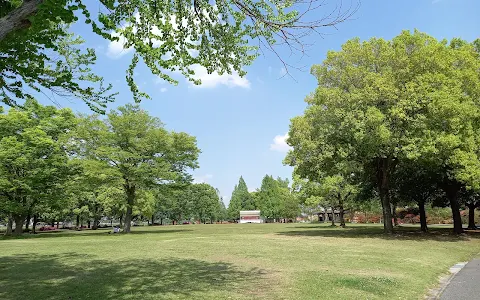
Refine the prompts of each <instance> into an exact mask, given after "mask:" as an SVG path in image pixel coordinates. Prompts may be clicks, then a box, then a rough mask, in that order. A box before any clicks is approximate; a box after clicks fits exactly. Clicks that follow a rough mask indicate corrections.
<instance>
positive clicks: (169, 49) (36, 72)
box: [0, 0, 358, 112]
mask: <svg viewBox="0 0 480 300" xmlns="http://www.w3.org/2000/svg"><path fill="white" fill-rule="evenodd" d="M323 4H324V3H323V2H322V1H319V0H311V1H307V2H303V1H289V2H285V1H279V0H270V1H259V2H254V1H243V0H228V1H217V2H215V4H212V3H211V2H208V1H197V0H195V1H164V2H161V3H160V2H158V1H143V0H130V1H110V0H98V1H92V2H91V3H90V1H85V0H24V1H21V0H6V1H2V2H1V3H0V8H1V10H0V56H2V58H3V59H2V61H1V62H0V69H1V70H2V72H1V73H0V91H1V94H0V100H1V101H3V102H4V103H7V104H9V105H16V104H17V101H18V100H19V99H20V100H21V99H22V98H23V97H24V96H25V92H24V91H23V89H22V88H21V87H22V86H24V85H26V86H29V87H31V88H33V89H34V90H37V91H39V90H42V89H49V90H52V91H54V92H57V93H60V94H62V95H63V94H69V95H73V96H76V97H80V98H81V99H83V100H84V101H85V102H86V103H87V104H88V105H90V106H91V107H92V109H94V110H96V111H99V112H101V111H103V109H104V108H105V102H106V101H110V100H112V99H113V96H114V95H112V94H111V93H109V90H110V86H107V87H104V86H103V80H102V78H101V77H98V76H95V75H94V74H92V73H91V72H90V70H89V68H88V67H89V65H91V64H93V63H94V62H95V54H94V51H93V50H92V49H88V50H87V51H86V52H81V51H80V50H79V48H78V47H76V46H77V45H78V41H79V40H78V39H77V38H75V39H72V36H71V35H70V34H69V33H68V30H67V27H66V26H67V25H70V24H74V23H77V22H80V21H79V20H82V21H83V22H85V23H87V24H90V26H91V30H92V32H94V33H96V34H98V35H99V36H101V37H102V38H104V39H106V40H109V41H115V42H119V43H121V44H122V46H123V47H124V48H125V49H127V48H133V49H135V53H134V54H133V57H132V60H131V63H130V66H129V68H128V70H127V75H126V81H127V83H128V85H129V87H130V90H131V91H132V93H133V98H134V99H135V101H140V100H141V99H142V98H148V95H147V94H145V93H143V92H141V91H140V90H139V88H138V86H137V84H136V83H135V81H134V79H133V74H134V70H135V68H136V67H137V66H138V64H139V63H140V62H143V63H144V64H145V65H146V66H147V67H148V68H149V69H150V70H151V71H152V73H153V74H154V75H157V76H159V77H160V78H162V79H164V80H166V81H168V82H171V83H176V80H175V79H173V78H172V77H171V76H170V74H171V73H170V72H171V71H178V72H180V73H181V74H183V75H184V76H185V77H186V78H188V79H189V80H191V81H193V82H194V83H196V84H199V83H200V81H199V80H197V79H195V77H194V71H193V66H195V65H200V66H203V67H205V68H206V70H207V72H208V73H212V72H218V73H219V74H223V73H225V72H226V73H232V72H234V71H236V72H238V73H239V74H240V75H244V74H245V71H244V70H243V69H242V67H243V66H245V65H249V64H251V63H252V61H253V60H254V59H255V57H256V56H258V50H259V49H260V47H263V48H266V49H269V50H272V51H274V53H275V54H277V56H279V55H278V52H277V51H276V50H275V48H276V47H275V46H276V45H278V44H284V45H286V46H287V47H289V49H290V50H291V51H295V52H301V53H303V52H304V51H305V49H304V47H305V44H304V37H305V36H307V35H309V34H310V33H318V30H319V29H320V28H322V27H328V26H335V25H337V24H338V23H341V22H343V21H344V20H346V19H348V18H349V17H350V16H351V15H352V14H353V13H354V12H355V11H356V9H357V8H358V6H351V7H349V8H347V9H344V8H343V7H342V6H341V5H339V6H337V7H334V8H332V11H333V12H331V14H328V13H327V14H325V15H324V17H318V15H317V16H315V17H314V19H313V20H312V18H311V16H310V15H313V14H309V12H314V11H317V10H318V9H320V8H323ZM313 16H314V15H313ZM252 41H258V45H257V44H256V43H252ZM54 57H56V58H54ZM279 57H280V56H279ZM286 66H287V65H286ZM82 83H84V84H86V85H83V86H82ZM94 84H96V85H97V86H96V87H94V86H92V85H94Z"/></svg>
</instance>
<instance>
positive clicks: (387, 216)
mask: <svg viewBox="0 0 480 300" xmlns="http://www.w3.org/2000/svg"><path fill="white" fill-rule="evenodd" d="M377 163H378V165H377V182H378V188H379V194H380V200H381V202H382V213H383V229H384V232H385V233H389V234H391V233H393V223H392V207H391V205H390V189H389V184H390V176H389V175H390V172H391V167H392V166H391V164H392V158H379V159H378V161H377Z"/></svg>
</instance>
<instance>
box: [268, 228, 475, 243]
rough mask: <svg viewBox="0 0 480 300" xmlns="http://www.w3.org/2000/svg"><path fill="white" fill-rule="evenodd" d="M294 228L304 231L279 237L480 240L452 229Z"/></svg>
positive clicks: (473, 232) (285, 232)
mask: <svg viewBox="0 0 480 300" xmlns="http://www.w3.org/2000/svg"><path fill="white" fill-rule="evenodd" d="M292 228H302V230H293V231H284V232H277V234H279V235H286V236H318V237H338V238H381V239H387V240H415V241H422V240H435V241H442V242H459V241H468V240H470V239H472V238H475V239H478V238H480V232H478V231H466V232H465V233H464V234H460V235H457V234H454V233H453V232H452V229H451V228H430V229H429V231H428V232H427V233H423V232H421V231H420V229H419V228H415V227H402V226H399V227H396V228H395V232H394V234H384V233H383V227H381V226H358V227H357V226H352V227H348V226H347V227H346V228H341V227H326V226H324V225H320V226H296V227H292Z"/></svg>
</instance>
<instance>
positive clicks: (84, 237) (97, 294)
mask: <svg viewBox="0 0 480 300" xmlns="http://www.w3.org/2000/svg"><path fill="white" fill-rule="evenodd" d="M133 230H134V232H133V233H132V234H130V235H108V234H106V232H105V231H83V232H74V231H71V232H65V233H52V232H50V233H42V234H38V235H36V236H31V235H26V236H25V237H21V238H16V239H15V238H9V239H1V238H0V299H3V300H8V299H22V300H23V299H112V300H113V299H320V298H323V299H420V298H422V297H423V295H424V294H425V293H426V291H427V290H428V288H431V287H433V286H435V285H436V283H437V282H438V277H439V275H441V274H444V273H446V272H447V270H448V268H449V267H450V266H452V265H453V264H455V263H457V262H459V261H466V260H469V259H470V258H472V257H473V256H475V255H477V254H478V253H479V252H480V237H478V236H475V235H472V234H470V235H466V236H461V237H455V236H452V235H449V234H448V232H449V231H450V230H449V229H436V230H433V232H432V233H431V234H428V235H422V234H420V233H418V232H413V231H412V228H403V229H402V230H401V233H399V234H397V235H395V236H385V235H383V234H382V233H381V232H382V228H381V227H380V226H366V225H363V226H361V225H356V226H351V227H350V228H347V229H341V228H330V227H328V225H318V224H316V225H314V224H245V225H240V224H231V225H179V226H164V227H135V228H134V229H133Z"/></svg>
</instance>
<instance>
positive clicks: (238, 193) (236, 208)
mask: <svg viewBox="0 0 480 300" xmlns="http://www.w3.org/2000/svg"><path fill="white" fill-rule="evenodd" d="M253 209H256V207H255V203H254V199H253V197H252V196H251V195H250V193H249V192H248V187H247V184H246V183H245V180H243V177H242V176H240V179H239V181H238V184H237V185H236V186H235V188H234V189H233V192H232V197H231V198H230V204H229V205H228V215H229V218H230V219H232V220H238V218H239V217H240V211H241V210H253Z"/></svg>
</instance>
